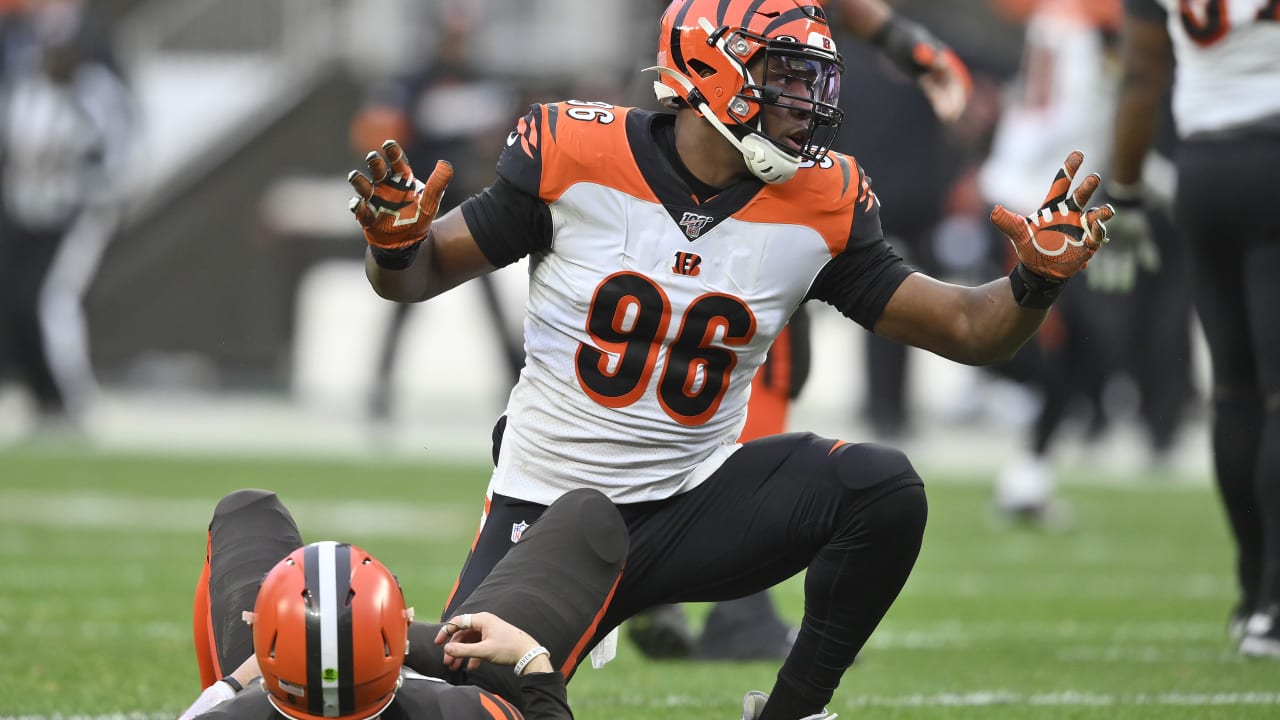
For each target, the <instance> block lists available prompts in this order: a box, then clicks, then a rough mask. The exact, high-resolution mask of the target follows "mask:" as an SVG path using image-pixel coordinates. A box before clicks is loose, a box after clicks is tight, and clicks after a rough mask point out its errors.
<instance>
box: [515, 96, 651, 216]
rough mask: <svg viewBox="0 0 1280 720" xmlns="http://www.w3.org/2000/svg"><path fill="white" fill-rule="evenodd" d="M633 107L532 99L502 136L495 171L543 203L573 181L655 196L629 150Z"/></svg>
mask: <svg viewBox="0 0 1280 720" xmlns="http://www.w3.org/2000/svg"><path fill="white" fill-rule="evenodd" d="M632 110H633V109H632V108H627V107H617V106H613V105H609V104H607V103H597V102H584V101H580V100H568V101H564V102H558V103H552V104H547V105H534V106H533V107H532V108H531V109H530V111H529V113H528V114H527V115H525V116H524V117H522V118H520V120H519V122H518V123H517V124H516V128H515V130H513V131H512V132H511V134H510V135H508V136H507V146H506V148H504V149H503V151H502V154H501V155H500V156H499V158H498V174H499V175H501V176H502V177H503V178H505V179H506V180H507V181H509V182H511V183H513V184H515V185H516V186H517V187H519V188H520V189H521V190H523V191H524V192H527V193H529V194H530V195H533V196H535V197H537V198H539V199H541V200H542V201H543V202H546V203H552V202H555V201H556V200H557V199H558V198H559V197H560V196H561V195H563V194H564V193H565V192H566V191H567V190H568V189H569V188H570V187H572V186H574V185H575V184H578V183H594V184H599V185H604V186H607V187H611V188H613V189H615V190H619V191H622V192H624V193H627V194H628V195H632V196H634V197H637V198H641V199H643V200H648V201H651V202H656V201H657V198H656V197H655V195H654V193H653V191H652V190H651V189H650V188H649V186H648V184H647V183H646V182H645V180H644V177H643V176H642V175H641V173H640V169H639V168H638V167H637V165H636V161H635V157H634V155H633V153H632V151H631V144H630V140H629V138H628V134H627V122H626V118H627V115H628V114H629V113H631V112H632Z"/></svg>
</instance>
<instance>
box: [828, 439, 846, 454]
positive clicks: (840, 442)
mask: <svg viewBox="0 0 1280 720" xmlns="http://www.w3.org/2000/svg"><path fill="white" fill-rule="evenodd" d="M848 444H849V443H847V442H845V441H844V440H837V441H836V444H835V445H832V446H831V449H830V450H828V451H827V454H828V455H832V454H834V453H835V451H837V450H839V449H840V448H842V447H844V446H845V445H848Z"/></svg>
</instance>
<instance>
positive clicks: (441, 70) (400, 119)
mask: <svg viewBox="0 0 1280 720" xmlns="http://www.w3.org/2000/svg"><path fill="white" fill-rule="evenodd" d="M483 15H484V5H483V3H479V4H477V3H464V2H444V3H441V4H440V6H439V7H438V8H437V9H436V10H435V12H434V14H433V17H429V18H428V22H427V25H428V26H429V27H431V28H433V29H434V30H435V31H436V33H437V37H436V42H435V51H434V52H433V53H432V55H431V56H430V57H429V58H427V61H426V64H425V66H424V67H421V68H420V69H419V71H418V72H416V73H415V74H414V75H413V76H412V77H408V78H391V79H388V80H387V81H386V82H385V83H383V84H381V85H380V86H379V87H377V89H376V90H375V91H374V92H373V93H372V94H371V96H370V97H368V98H366V99H365V101H364V106H363V107H362V108H361V109H360V110H359V111H358V113H357V114H356V116H355V118H354V120H353V121H352V125H351V137H350V140H351V147H352V149H353V150H354V151H356V152H364V151H365V150H366V149H367V148H374V147H379V146H381V145H382V142H383V141H384V140H387V139H389V138H391V139H396V140H398V141H399V142H400V143H401V147H403V148H404V150H405V152H406V154H407V155H408V157H409V158H410V160H411V161H413V160H417V161H418V163H419V164H422V163H423V162H434V160H447V161H448V162H450V163H451V164H452V165H453V170H454V176H453V181H452V182H450V183H449V186H448V187H447V188H446V189H445V194H444V197H443V198H442V200H441V204H440V212H441V214H443V213H445V212H448V211H449V210H452V209H453V208H454V207H456V206H457V205H458V204H459V203H460V202H462V201H463V200H465V199H466V198H467V197H469V196H471V195H473V194H475V193H477V192H479V191H481V190H483V189H484V188H485V187H486V186H488V184H489V183H490V182H491V181H492V180H493V166H494V162H495V158H497V157H498V153H499V151H500V150H501V149H502V140H503V138H504V137H505V136H504V135H503V133H502V131H503V130H504V129H506V128H507V127H509V126H511V124H512V123H513V122H514V118H516V117H517V116H518V115H519V112H517V111H518V110H520V108H521V105H520V103H519V100H520V97H521V96H520V95H519V93H518V92H517V90H516V88H515V87H514V85H513V84H512V83H511V82H509V81H507V80H504V79H502V78H500V77H499V76H498V75H497V74H496V73H493V72H485V71H483V70H481V69H480V68H479V67H478V66H477V65H476V63H475V62H474V60H473V58H472V53H473V51H474V48H475V43H474V39H475V35H474V33H475V29H476V25H477V24H478V23H479V22H480V21H481V19H482V17H483ZM479 280H480V282H479V283H478V287H479V288H480V289H481V291H482V292H483V295H484V301H485V302H484V306H485V309H486V310H487V312H488V315H489V320H490V321H491V322H490V325H491V328H490V329H491V330H492V331H493V336H494V339H495V341H496V343H497V347H498V351H499V353H500V354H501V355H502V357H503V359H504V365H505V367H506V368H507V369H508V371H509V375H508V377H507V378H505V381H506V383H507V386H508V387H509V386H510V385H514V384H515V381H516V376H517V375H518V374H519V373H520V368H521V366H522V365H523V364H524V349H523V348H522V347H521V344H520V338H519V337H518V336H516V335H515V334H514V333H512V332H511V330H510V328H512V327H513V326H512V325H511V324H510V322H509V320H508V319H507V311H506V308H505V307H504V305H503V304H502V301H501V299H500V298H499V295H498V289H497V287H496V286H495V284H494V282H493V278H491V277H489V276H485V277H482V278H479ZM412 309H413V306H411V305H407V304H399V303H396V304H394V310H393V314H392V318H391V322H390V325H389V326H388V328H387V331H386V334H385V335H384V336H383V341H382V345H381V347H380V348H379V352H378V367H377V368H376V370H375V371H374V386H373V391H372V396H371V398H370V414H371V416H372V418H373V419H374V420H378V421H382V420H386V419H388V418H389V417H390V415H391V406H392V390H393V388H392V382H391V380H392V378H393V364H394V363H395V358H396V355H397V353H398V352H399V350H400V347H401V344H402V339H403V336H404V330H405V324H406V320H407V319H408V316H409V313H410V312H411V310H412Z"/></svg>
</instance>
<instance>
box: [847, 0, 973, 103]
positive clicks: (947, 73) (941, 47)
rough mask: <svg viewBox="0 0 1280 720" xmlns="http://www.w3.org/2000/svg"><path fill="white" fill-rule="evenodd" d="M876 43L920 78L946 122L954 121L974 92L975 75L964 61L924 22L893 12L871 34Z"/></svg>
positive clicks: (895, 61) (931, 100)
mask: <svg viewBox="0 0 1280 720" xmlns="http://www.w3.org/2000/svg"><path fill="white" fill-rule="evenodd" d="M871 42H872V44H874V45H876V46H877V47H879V48H880V50H881V52H883V53H884V54H885V55H886V56H887V57H888V58H889V59H890V60H892V61H893V62H894V63H895V64H896V65H897V66H898V67H900V68H902V70H903V71H904V72H906V73H907V74H908V75H910V76H911V77H914V78H916V79H917V81H919V83H920V88H921V90H923V91H924V95H925V97H926V98H928V99H929V104H930V105H932V106H933V112H934V113H935V114H936V115H937V116H938V118H939V119H940V120H942V121H943V122H954V121H955V120H956V119H958V118H959V117H960V114H961V113H962V112H964V108H965V105H967V104H968V103H969V96H970V95H972V94H973V79H972V78H971V77H970V76H969V68H968V67H967V66H965V64H964V61H963V60H961V59H960V57H959V56H958V55H956V54H955V52H954V51H952V49H951V48H950V47H947V44H946V43H944V42H942V41H941V40H939V39H938V38H937V37H935V36H934V35H933V33H931V32H929V30H928V29H926V28H925V27H924V26H923V25H920V24H919V23H916V22H914V21H912V20H908V19H907V18H904V17H902V16H901V15H897V14H894V15H890V16H889V19H888V20H886V21H885V23H884V25H883V26H881V28H880V29H879V30H877V31H876V33H875V35H872V36H871Z"/></svg>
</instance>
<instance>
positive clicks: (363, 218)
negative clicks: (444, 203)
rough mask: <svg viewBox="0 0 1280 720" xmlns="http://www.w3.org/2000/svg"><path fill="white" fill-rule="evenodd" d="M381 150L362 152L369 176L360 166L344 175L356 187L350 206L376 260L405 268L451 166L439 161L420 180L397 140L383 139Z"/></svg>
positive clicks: (428, 223) (427, 228)
mask: <svg viewBox="0 0 1280 720" xmlns="http://www.w3.org/2000/svg"><path fill="white" fill-rule="evenodd" d="M382 152H383V153H386V157H385V158H383V156H382V154H380V153H378V152H377V151H376V150H375V151H373V152H370V153H369V154H368V155H367V156H366V157H365V162H366V163H368V165H369V176H370V177H365V176H364V175H362V174H361V173H360V171H358V170H352V171H351V173H350V174H349V175H347V182H349V183H351V187H352V188H354V189H355V191H356V192H357V193H359V197H354V198H351V203H350V209H351V212H352V213H354V214H355V216H356V220H358V221H359V222H360V226H361V227H363V228H364V238H365V241H367V242H368V243H369V246H370V247H371V248H372V252H373V257H374V260H375V261H377V263H378V264H379V265H381V266H382V267H385V268H389V269H392V270H403V269H404V268H407V267H409V265H410V263H412V262H413V258H414V256H415V255H416V254H417V252H418V246H419V245H420V244H421V243H422V241H423V240H425V239H426V237H427V233H428V232H429V231H430V230H431V221H432V220H434V219H435V216H436V211H437V210H439V209H440V197H441V196H442V195H444V189H445V186H447V185H448V184H449V180H451V179H452V178H453V166H452V165H450V164H449V163H447V162H445V161H444V160H440V161H437V162H436V167H435V170H434V171H432V173H431V177H429V178H427V182H426V183H423V182H422V181H421V180H419V179H417V178H416V177H414V175H413V168H411V167H409V161H408V160H407V159H406V158H405V155H404V150H402V149H401V148H400V145H399V144H398V143H396V141H394V140H388V141H386V142H384V143H382ZM370 178H372V181H371V180H370Z"/></svg>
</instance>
